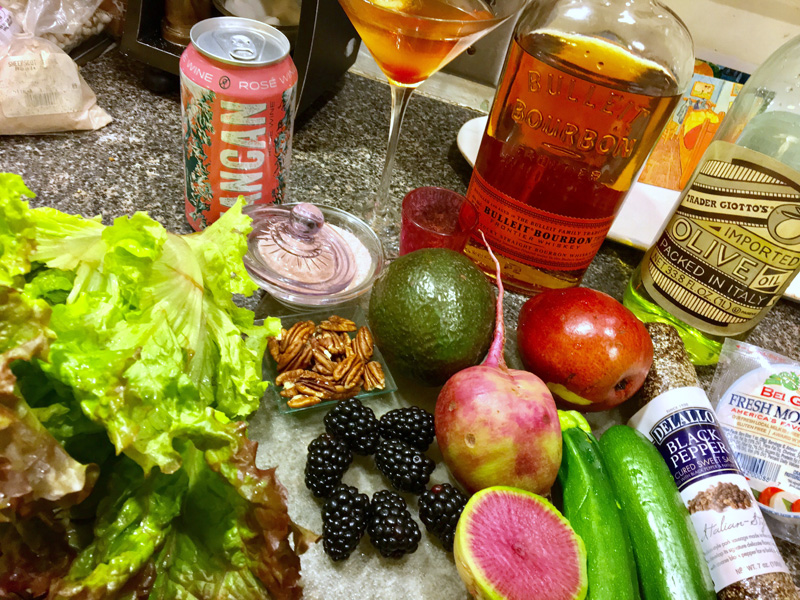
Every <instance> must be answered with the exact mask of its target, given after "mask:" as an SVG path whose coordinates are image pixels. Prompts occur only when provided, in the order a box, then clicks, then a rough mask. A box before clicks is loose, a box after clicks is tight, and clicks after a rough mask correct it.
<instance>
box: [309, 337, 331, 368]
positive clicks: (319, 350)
mask: <svg viewBox="0 0 800 600" xmlns="http://www.w3.org/2000/svg"><path fill="white" fill-rule="evenodd" d="M311 348H312V350H311V354H312V356H313V358H314V370H315V371H316V372H317V373H322V374H323V375H333V371H334V369H335V368H336V363H334V362H333V361H332V360H331V359H330V357H329V356H328V354H327V353H326V351H325V349H324V348H323V347H322V346H321V345H320V344H318V343H317V342H316V340H312V343H311Z"/></svg>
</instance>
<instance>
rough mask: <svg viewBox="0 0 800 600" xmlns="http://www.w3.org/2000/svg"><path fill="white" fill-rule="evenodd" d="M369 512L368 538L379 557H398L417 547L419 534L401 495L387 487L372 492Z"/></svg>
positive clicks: (409, 552) (420, 535)
mask: <svg viewBox="0 0 800 600" xmlns="http://www.w3.org/2000/svg"><path fill="white" fill-rule="evenodd" d="M370 513H371V515H370V519H369V525H367V533H368V534H369V541H370V542H372V545H373V546H375V548H377V549H378V552H380V553H381V556H384V557H386V558H400V557H401V556H403V555H404V554H411V553H412V552H414V551H415V550H416V549H417V546H418V545H419V540H420V538H421V537H422V534H421V533H420V530H419V525H417V522H416V521H415V520H414V518H413V517H412V516H411V513H410V512H408V510H407V508H406V502H405V500H403V498H402V497H401V496H400V494H398V493H397V492H392V491H389V490H381V491H379V492H375V494H374V495H373V496H372V503H371V504H370Z"/></svg>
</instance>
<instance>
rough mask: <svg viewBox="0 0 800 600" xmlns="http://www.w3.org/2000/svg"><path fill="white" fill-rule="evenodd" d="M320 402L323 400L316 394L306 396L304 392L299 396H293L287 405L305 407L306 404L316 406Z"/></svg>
mask: <svg viewBox="0 0 800 600" xmlns="http://www.w3.org/2000/svg"><path fill="white" fill-rule="evenodd" d="M320 402H322V400H320V399H319V398H317V397H316V396H305V395H303V394H298V395H297V396H293V397H292V399H291V400H289V401H288V402H287V403H286V406H288V407H289V408H305V407H306V406H314V405H315V404H319V403H320Z"/></svg>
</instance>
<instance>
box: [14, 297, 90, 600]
mask: <svg viewBox="0 0 800 600" xmlns="http://www.w3.org/2000/svg"><path fill="white" fill-rule="evenodd" d="M48 315H49V310H41V307H37V306H32V305H30V304H29V303H28V299H27V298H26V297H25V296H24V295H23V294H20V293H19V292H17V291H15V290H10V289H9V288H0V323H4V326H3V327H0V347H2V348H4V352H2V354H0V597H3V598H8V597H13V596H12V594H13V595H23V594H24V595H39V594H43V593H45V592H47V590H48V589H49V587H50V586H51V584H52V583H53V582H54V581H58V580H59V579H60V578H61V577H62V576H63V575H64V573H65V572H66V570H67V568H68V566H69V564H70V562H71V560H72V558H73V557H74V554H75V552H74V547H73V546H74V543H75V539H76V538H77V537H78V534H77V528H76V527H75V525H74V524H73V523H72V522H71V521H70V519H69V517H68V509H69V508H70V507H72V506H74V505H77V504H79V503H81V502H83V501H84V500H85V499H86V498H87V497H88V496H89V494H90V492H91V491H92V486H93V485H94V482H95V481H96V479H97V476H98V472H99V469H98V467H97V465H95V464H88V465H87V464H81V463H80V462H79V461H76V460H75V459H74V458H73V457H71V456H70V455H69V454H68V453H67V452H66V451H65V450H64V448H63V447H62V446H61V444H60V443H59V442H58V440H56V439H55V438H54V437H53V435H52V434H51V433H50V431H49V430H48V429H47V428H46V427H45V426H44V425H43V424H42V423H41V422H40V421H39V419H38V418H37V416H36V413H35V412H34V411H33V410H32V409H31V408H30V406H29V405H28V404H27V402H26V401H25V399H24V398H23V397H22V396H21V394H20V392H19V388H18V386H17V385H16V376H15V374H14V371H13V370H12V365H20V364H26V365H27V364H28V361H34V360H37V359H41V358H43V357H45V356H46V355H47V345H48V341H49V339H50V331H49V329H48V328H47V316H48ZM15 318H17V319H23V320H22V321H21V324H20V325H19V328H18V331H17V332H16V334H15V335H11V336H9V335H8V332H9V331H10V330H11V329H12V328H11V327H10V326H9V322H8V321H7V320H8V319H12V321H11V323H13V322H15V321H13V319H15ZM15 344H16V345H15Z"/></svg>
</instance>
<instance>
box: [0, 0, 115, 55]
mask: <svg viewBox="0 0 800 600" xmlns="http://www.w3.org/2000/svg"><path fill="white" fill-rule="evenodd" d="M100 4H101V0H3V5H4V6H5V7H6V8H7V9H9V10H10V11H11V13H12V14H14V16H15V18H16V20H17V21H18V22H19V24H20V25H21V26H22V29H23V30H24V31H27V32H28V33H32V34H33V35H34V36H36V37H40V38H44V39H46V40H49V41H51V42H53V43H55V44H56V45H57V46H59V47H60V48H61V49H63V50H65V51H67V52H69V51H70V50H71V49H72V48H74V47H76V46H77V45H78V44H80V43H81V42H82V41H84V40H86V39H88V38H89V37H91V36H92V35H95V34H97V33H100V32H101V31H103V29H105V27H106V25H107V24H108V23H109V22H110V21H111V18H112V16H111V14H109V13H108V12H106V11H103V10H98V8H99V6H100Z"/></svg>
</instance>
